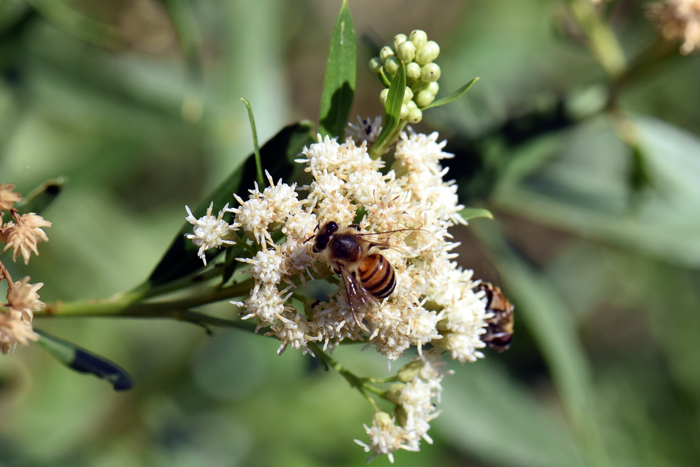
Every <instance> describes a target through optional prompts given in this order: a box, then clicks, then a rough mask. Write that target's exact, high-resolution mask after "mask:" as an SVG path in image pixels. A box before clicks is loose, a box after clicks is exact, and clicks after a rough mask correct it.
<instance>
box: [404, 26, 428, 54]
mask: <svg viewBox="0 0 700 467" xmlns="http://www.w3.org/2000/svg"><path fill="white" fill-rule="evenodd" d="M408 40H410V41H411V42H413V45H415V46H416V49H417V50H420V49H421V48H422V47H423V46H424V45H425V44H426V43H427V42H428V35H427V34H426V33H425V31H421V30H420V29H415V30H413V31H411V34H409V35H408Z"/></svg>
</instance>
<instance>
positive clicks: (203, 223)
mask: <svg viewBox="0 0 700 467" xmlns="http://www.w3.org/2000/svg"><path fill="white" fill-rule="evenodd" d="M185 209H186V210H187V218H186V219H187V222H189V223H190V224H192V225H194V229H193V230H192V233H191V234H186V235H185V236H186V237H187V238H188V239H190V240H192V243H194V244H195V245H197V246H198V247H199V251H198V252H197V256H199V257H200V259H201V260H202V262H204V265H205V266H206V265H207V257H206V254H205V251H206V250H208V249H210V248H221V247H222V246H231V245H234V244H235V243H236V242H235V241H234V240H233V238H234V237H233V233H234V232H235V231H236V226H235V225H229V223H228V222H226V221H225V220H224V219H223V217H224V214H225V213H226V211H228V204H227V205H226V206H224V208H223V209H222V210H221V211H219V215H218V216H217V217H214V216H213V215H212V209H214V202H213V201H212V203H211V204H210V205H209V208H208V209H207V213H206V214H205V215H204V216H202V217H200V218H199V219H197V218H195V217H194V215H193V214H192V211H190V208H189V206H185Z"/></svg>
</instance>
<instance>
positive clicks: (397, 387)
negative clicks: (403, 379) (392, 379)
mask: <svg viewBox="0 0 700 467" xmlns="http://www.w3.org/2000/svg"><path fill="white" fill-rule="evenodd" d="M404 386H405V384H392V385H391V387H390V388H389V389H387V391H386V398H387V399H388V400H390V401H391V402H393V403H394V404H396V405H399V400H400V398H401V391H403V388H404Z"/></svg>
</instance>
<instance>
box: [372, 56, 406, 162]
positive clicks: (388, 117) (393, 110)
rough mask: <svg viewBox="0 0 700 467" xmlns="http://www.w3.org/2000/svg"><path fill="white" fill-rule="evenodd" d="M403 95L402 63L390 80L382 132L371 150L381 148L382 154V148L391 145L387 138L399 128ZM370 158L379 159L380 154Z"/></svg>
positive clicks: (404, 91) (403, 72)
mask: <svg viewBox="0 0 700 467" xmlns="http://www.w3.org/2000/svg"><path fill="white" fill-rule="evenodd" d="M405 93H406V67H405V66H404V64H403V62H402V63H401V67H399V70H398V71H397V72H396V74H395V75H394V78H393V79H392V80H391V86H389V94H388V95H387V97H386V104H385V105H384V124H383V126H382V131H381V133H379V136H378V137H377V140H376V141H375V142H374V145H373V146H372V149H375V148H381V149H380V151H381V152H382V154H383V153H384V152H385V148H384V146H385V145H386V144H391V142H390V141H388V138H389V137H390V136H391V135H392V134H393V133H394V131H395V130H396V129H397V128H398V126H399V121H400V120H401V106H402V105H403V97H404V94H405ZM372 156H373V157H375V156H376V157H380V156H381V154H376V153H373V154H372Z"/></svg>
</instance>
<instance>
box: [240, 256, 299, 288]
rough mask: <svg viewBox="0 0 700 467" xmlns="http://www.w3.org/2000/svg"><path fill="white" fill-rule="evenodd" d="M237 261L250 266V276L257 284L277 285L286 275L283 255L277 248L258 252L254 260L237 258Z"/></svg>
mask: <svg viewBox="0 0 700 467" xmlns="http://www.w3.org/2000/svg"><path fill="white" fill-rule="evenodd" d="M237 260H238V261H241V262H245V263H249V264H250V275H251V277H253V278H254V279H255V280H256V281H257V282H262V283H265V284H273V285H276V284H279V283H280V281H281V280H282V276H283V275H286V274H287V271H286V268H285V266H286V262H285V258H284V255H282V254H280V252H278V250H277V248H269V249H267V250H260V251H258V253H257V254H256V255H255V258H237Z"/></svg>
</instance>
